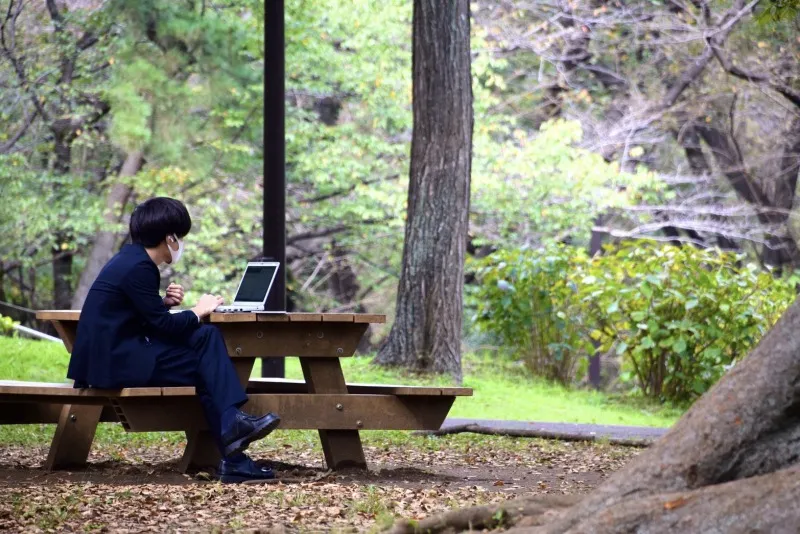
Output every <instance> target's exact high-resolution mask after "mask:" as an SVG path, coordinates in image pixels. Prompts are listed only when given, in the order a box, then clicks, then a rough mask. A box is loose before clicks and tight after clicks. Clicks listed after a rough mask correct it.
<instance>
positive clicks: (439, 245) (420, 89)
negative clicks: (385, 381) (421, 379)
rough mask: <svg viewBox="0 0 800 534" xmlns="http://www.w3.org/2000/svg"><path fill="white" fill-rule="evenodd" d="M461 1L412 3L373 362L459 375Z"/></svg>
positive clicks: (466, 103) (465, 158)
mask: <svg viewBox="0 0 800 534" xmlns="http://www.w3.org/2000/svg"><path fill="white" fill-rule="evenodd" d="M469 16H470V15H469V0H436V1H431V0H414V20H413V42H414V44H413V61H412V62H413V87H414V92H413V109H414V131H413V135H412V140H411V173H410V181H409V182H410V183H409V189H408V214H407V218H406V229H405V245H404V250H403V265H402V271H401V273H400V283H399V286H398V295H397V314H396V319H395V322H394V326H393V327H392V330H391V332H390V333H389V337H388V338H387V340H386V343H385V344H384V345H383V347H382V348H381V350H380V352H379V354H378V357H377V358H376V362H378V363H381V364H384V365H401V366H405V367H408V368H412V369H415V370H420V371H434V372H447V373H450V374H452V375H453V376H455V377H456V378H457V379H459V380H460V379H461V321H462V287H463V282H464V255H465V248H466V245H465V244H466V242H467V222H468V213H469V191H470V166H471V162H472V85H471V83H472V79H471V76H470V48H469V39H470V29H469V28H470V19H469Z"/></svg>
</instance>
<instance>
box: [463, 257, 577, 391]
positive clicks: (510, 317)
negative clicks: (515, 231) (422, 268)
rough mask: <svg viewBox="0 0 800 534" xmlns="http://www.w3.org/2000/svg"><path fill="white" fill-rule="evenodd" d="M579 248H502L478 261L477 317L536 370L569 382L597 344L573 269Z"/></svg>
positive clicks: (544, 375)
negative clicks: (593, 341) (590, 335)
mask: <svg viewBox="0 0 800 534" xmlns="http://www.w3.org/2000/svg"><path fill="white" fill-rule="evenodd" d="M577 254H579V252H578V250H577V249H571V248H568V247H558V248H552V249H548V250H536V251H533V250H525V251H521V250H513V251H500V252H497V253H495V254H493V255H492V256H491V257H490V258H487V259H484V260H482V261H480V262H476V267H477V272H476V274H477V276H478V279H479V280H480V282H481V285H480V286H479V288H478V289H477V291H476V292H474V293H473V294H474V297H473V300H474V303H475V306H476V308H477V313H476V315H475V318H474V319H475V323H476V324H477V326H478V327H479V329H480V330H482V331H484V332H486V333H489V334H492V335H494V336H495V337H496V338H497V339H498V340H499V342H500V343H501V344H502V345H503V346H505V347H507V348H509V349H511V350H512V352H513V353H514V355H515V356H517V357H519V358H521V359H522V360H523V361H524V363H525V365H526V366H527V367H528V368H529V369H530V370H531V372H532V373H533V374H534V375H537V376H542V377H545V378H548V379H551V380H557V381H558V382H561V383H562V384H565V385H568V384H570V383H571V382H572V381H573V379H574V378H575V373H576V370H577V368H578V363H579V361H580V359H581V357H582V356H585V354H586V352H587V350H588V349H589V348H590V347H591V345H590V344H589V343H588V337H587V336H586V335H584V334H585V331H586V327H585V326H584V325H583V324H582V315H581V314H580V313H579V311H580V310H579V308H580V306H581V300H580V297H579V295H578V292H577V289H576V287H575V286H574V284H571V283H568V280H567V276H566V274H567V272H568V271H569V268H570V262H571V257H574V256H576V255H577Z"/></svg>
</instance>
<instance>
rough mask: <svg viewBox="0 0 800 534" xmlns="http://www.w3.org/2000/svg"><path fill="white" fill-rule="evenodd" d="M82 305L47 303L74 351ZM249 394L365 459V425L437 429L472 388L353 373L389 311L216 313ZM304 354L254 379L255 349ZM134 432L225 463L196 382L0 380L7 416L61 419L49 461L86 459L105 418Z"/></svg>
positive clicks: (331, 459)
mask: <svg viewBox="0 0 800 534" xmlns="http://www.w3.org/2000/svg"><path fill="white" fill-rule="evenodd" d="M79 317H80V312H79V311H74V310H72V311H40V312H38V313H37V318H38V319H41V320H47V321H51V322H52V324H53V325H54V327H55V329H56V331H57V332H58V334H59V336H60V337H61V339H62V341H63V342H64V345H65V346H66V348H67V350H68V351H71V350H72V345H73V342H74V339H75V333H76V331H77V326H78V320H79ZM206 321H207V322H210V323H212V324H215V325H216V326H217V327H218V328H219V329H220V331H221V333H222V335H223V337H224V339H225V343H226V346H227V348H228V354H229V355H230V357H231V358H232V359H233V363H234V366H235V368H236V371H237V374H238V376H239V379H240V380H241V382H242V385H243V386H245V388H246V389H247V393H248V397H249V401H248V403H247V404H246V405H245V406H244V407H243V409H244V410H246V411H248V412H250V413H254V414H263V413H266V412H267V411H272V412H275V413H278V414H280V416H281V420H282V422H281V428H284V429H316V430H318V431H319V436H320V441H321V443H322V449H323V452H324V454H325V461H326V463H327V465H328V467H330V468H332V469H338V468H342V467H365V466H366V460H365V458H364V451H363V448H362V445H361V438H360V436H359V431H360V430H436V429H438V428H439V427H440V425H441V424H442V422H443V421H444V419H445V417H446V416H447V413H448V411H449V410H450V407H451V406H452V404H453V402H454V401H455V398H456V397H457V396H463V395H471V394H472V390H471V389H469V388H456V387H415V386H394V385H373V384H348V383H346V382H345V379H344V374H343V372H342V366H341V362H340V358H344V357H350V356H352V355H353V354H354V353H355V350H356V347H357V346H358V343H359V341H360V340H361V337H362V336H363V335H364V333H365V331H366V330H367V328H368V327H369V325H370V324H375V323H383V322H385V316H383V315H371V314H349V313H287V314H261V313H225V314H220V313H214V314H211V316H210V317H208V318H207V319H206ZM287 356H296V357H298V358H299V359H300V365H301V368H302V370H303V376H304V378H305V380H284V379H266V378H255V379H251V378H250V374H251V372H252V369H253V364H254V363H255V360H256V358H268V357H287ZM103 421H117V422H119V423H121V424H122V425H123V427H124V428H125V429H126V430H128V431H131V432H147V431H176V430H177V431H184V432H185V433H186V437H187V444H186V449H185V451H184V455H183V459H182V461H181V468H182V469H183V470H187V469H191V468H206V467H208V466H216V464H217V462H218V460H219V453H218V451H217V448H216V446H215V445H214V442H213V440H212V437H211V435H210V433H209V432H208V430H207V426H206V423H205V419H204V417H203V413H202V409H201V407H200V402H199V400H198V399H197V397H196V395H195V391H194V388H192V387H152V388H126V389H122V390H99V389H75V388H72V386H71V385H70V384H50V383H46V384H39V383H30V382H11V381H0V424H18V423H37V422H50V423H57V424H58V427H57V429H56V433H55V436H54V438H53V443H52V445H51V448H50V453H49V455H48V460H47V463H46V467H47V468H50V469H55V468H60V467H66V466H73V465H81V464H83V463H85V462H86V459H87V458H88V454H89V450H90V447H91V443H92V440H93V438H94V434H95V430H96V428H97V424H98V423H99V422H103Z"/></svg>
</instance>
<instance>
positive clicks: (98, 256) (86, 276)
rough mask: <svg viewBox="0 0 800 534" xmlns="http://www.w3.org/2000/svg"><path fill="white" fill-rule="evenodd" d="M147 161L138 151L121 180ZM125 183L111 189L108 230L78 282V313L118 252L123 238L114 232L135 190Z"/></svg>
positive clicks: (96, 240) (74, 300)
mask: <svg viewBox="0 0 800 534" xmlns="http://www.w3.org/2000/svg"><path fill="white" fill-rule="evenodd" d="M143 161H144V158H143V154H142V152H140V151H134V152H131V153H130V154H128V155H127V157H126V158H125V162H124V163H123V164H122V169H120V172H119V177H120V178H130V177H131V176H135V175H136V173H138V172H139V169H141V168H142V163H143ZM124 182H125V180H120V181H115V182H114V183H113V184H112V185H111V187H110V188H109V189H108V193H107V194H106V210H105V214H104V215H103V220H104V221H105V222H106V224H107V226H106V228H105V229H100V230H99V231H98V232H97V234H96V235H95V238H94V243H93V245H92V250H91V252H90V253H89V257H88V259H87V260H86V267H84V269H83V273H81V279H80V281H79V282H78V287H77V288H76V289H75V295H73V297H72V308H73V309H75V310H78V309H80V308H81V307H82V306H83V302H84V301H85V300H86V295H87V294H88V293H89V288H91V287H92V283H94V280H95V278H97V275H98V274H100V270H101V269H102V268H103V266H104V265H105V264H106V263H107V262H108V260H110V259H111V257H112V256H113V255H114V252H115V251H116V248H117V247H116V244H117V240H118V239H119V234H118V233H117V232H116V231H114V230H112V229H111V228H113V226H114V225H116V224H119V222H120V221H121V220H122V217H123V215H124V213H125V206H126V205H127V204H128V199H129V198H130V195H131V192H132V188H131V187H130V186H129V185H127V184H126V183H124Z"/></svg>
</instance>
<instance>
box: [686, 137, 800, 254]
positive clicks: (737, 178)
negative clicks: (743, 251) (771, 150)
mask: <svg viewBox="0 0 800 534" xmlns="http://www.w3.org/2000/svg"><path fill="white" fill-rule="evenodd" d="M793 126H796V127H797V128H800V125H798V123H797V121H795V125H793ZM695 128H696V129H697V131H698V133H699V134H700V136H701V137H702V138H703V141H705V142H706V144H707V145H708V146H709V147H710V148H711V150H712V153H713V154H714V158H715V159H716V160H717V163H718V165H719V166H720V169H721V170H722V172H723V174H724V175H725V177H726V178H727V179H728V182H729V183H730V184H731V187H733V189H734V190H735V191H736V193H737V194H738V195H739V196H740V197H741V198H743V199H744V200H746V201H747V202H749V203H750V204H753V205H754V206H756V207H759V208H775V211H771V210H769V209H766V210H763V211H760V212H759V213H758V218H759V220H760V221H761V222H762V223H764V224H768V225H772V226H775V227H778V228H780V229H781V233H778V234H773V233H770V234H769V235H767V245H766V246H765V247H764V248H763V250H762V253H761V259H762V261H763V262H764V263H766V264H767V265H771V266H773V267H777V268H778V269H781V268H782V267H785V266H793V265H796V264H797V263H798V262H800V250H799V249H798V246H797V242H796V241H795V239H794V237H793V236H792V235H791V234H790V233H789V228H788V224H787V222H788V219H789V216H788V213H786V212H785V211H784V210H788V209H791V207H792V205H793V204H794V196H795V188H796V186H797V172H796V171H797V167H796V166H795V167H794V169H795V173H794V176H793V177H791V176H789V174H788V173H786V172H785V171H784V172H782V173H781V176H779V177H778V178H777V181H776V183H777V184H778V185H777V187H776V188H775V189H776V190H775V193H774V194H773V195H767V194H766V193H765V192H764V190H763V188H762V187H761V185H760V184H759V183H757V182H756V181H755V180H754V179H753V178H752V177H751V176H750V175H749V174H748V173H747V170H746V169H745V165H744V161H743V160H742V156H741V154H740V153H739V151H738V149H737V148H736V144H735V143H734V140H733V139H732V138H731V137H730V135H729V134H727V133H724V132H722V131H720V130H718V129H717V128H714V127H712V126H708V125H706V124H703V123H697V124H696V125H695ZM791 130H792V131H791V132H790V135H789V140H788V143H787V144H786V146H785V151H784V154H785V156H784V158H783V159H782V163H783V165H789V166H788V167H786V170H789V169H791V168H792V167H791V164H794V160H793V159H792V158H793V157H794V158H796V155H793V154H792V152H791V150H793V148H794V146H795V144H796V143H797V139H798V137H800V133H798V132H796V131H795V130H796V128H795V127H793V128H792V129H791ZM795 136H798V137H795ZM786 162H789V163H788V164H787V163H786Z"/></svg>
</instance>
